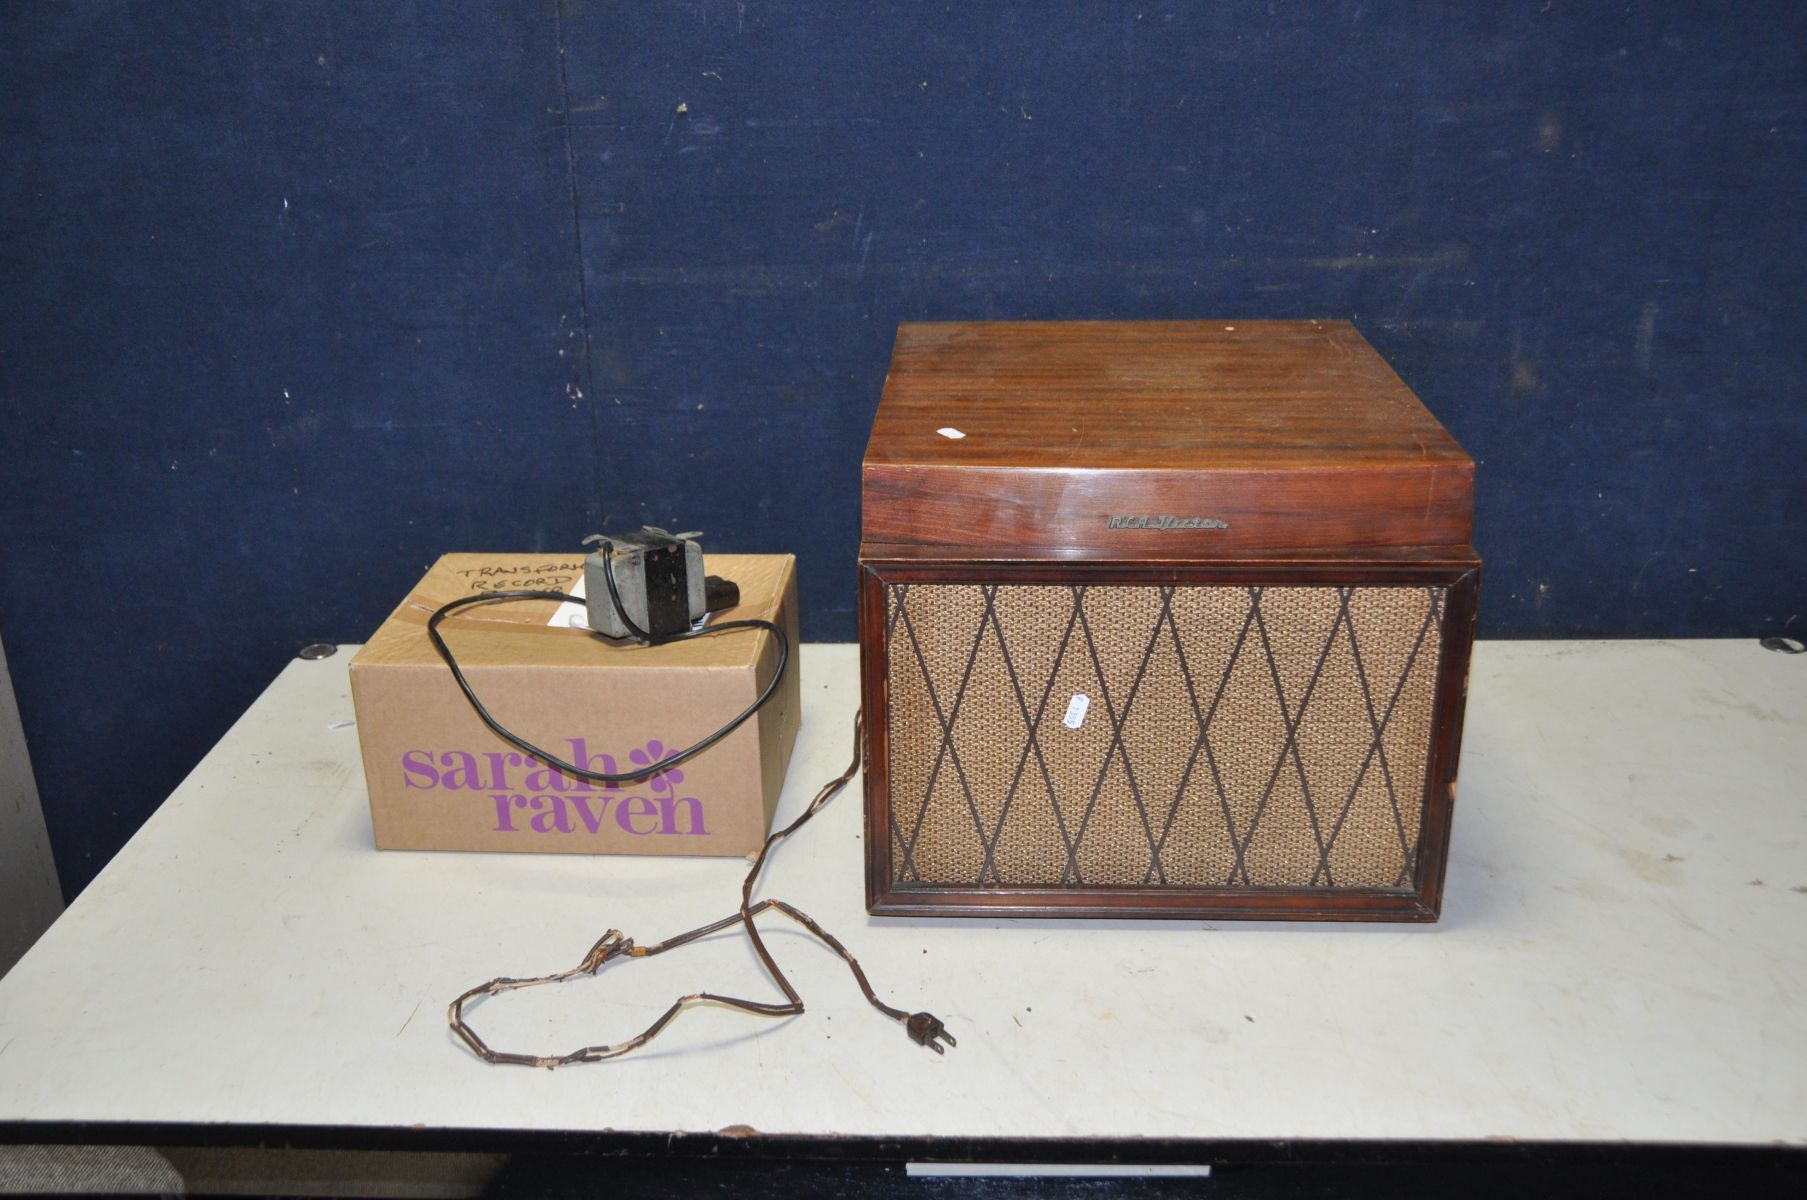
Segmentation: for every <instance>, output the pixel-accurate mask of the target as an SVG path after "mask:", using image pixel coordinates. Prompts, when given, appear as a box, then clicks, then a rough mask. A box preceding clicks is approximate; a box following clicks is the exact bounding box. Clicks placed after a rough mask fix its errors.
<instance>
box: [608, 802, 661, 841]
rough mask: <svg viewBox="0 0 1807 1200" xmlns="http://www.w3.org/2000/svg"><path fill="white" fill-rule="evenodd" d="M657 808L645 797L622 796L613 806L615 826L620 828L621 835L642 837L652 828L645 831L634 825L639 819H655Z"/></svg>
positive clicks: (650, 827) (651, 828)
mask: <svg viewBox="0 0 1807 1200" xmlns="http://www.w3.org/2000/svg"><path fill="white" fill-rule="evenodd" d="M657 816H658V806H657V805H655V804H654V803H653V802H652V801H651V800H649V799H648V798H646V797H645V796H624V797H622V798H621V800H620V802H619V803H617V804H616V805H615V824H617V825H619V826H621V829H622V832H623V833H631V834H635V835H636V836H641V837H644V836H645V835H646V834H649V833H651V832H652V831H653V827H652V826H648V827H647V828H645V829H640V828H637V827H636V826H635V824H634V822H635V820H636V819H637V818H639V817H657Z"/></svg>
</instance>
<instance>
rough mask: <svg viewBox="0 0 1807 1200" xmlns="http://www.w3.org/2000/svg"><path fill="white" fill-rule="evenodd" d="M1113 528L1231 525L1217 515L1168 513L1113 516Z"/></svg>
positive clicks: (1224, 527) (1219, 527)
mask: <svg viewBox="0 0 1807 1200" xmlns="http://www.w3.org/2000/svg"><path fill="white" fill-rule="evenodd" d="M1110 527H1111V528H1112V529H1228V528H1229V525H1228V524H1226V523H1225V522H1223V521H1219V520H1218V519H1217V518H1216V517H1176V516H1173V515H1172V514H1166V515H1163V516H1158V517H1112V518H1111V524H1110Z"/></svg>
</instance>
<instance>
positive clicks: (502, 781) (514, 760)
mask: <svg viewBox="0 0 1807 1200" xmlns="http://www.w3.org/2000/svg"><path fill="white" fill-rule="evenodd" d="M483 757H484V759H485V760H487V761H488V763H489V786H490V787H492V788H494V789H496V790H497V791H500V790H501V789H503V788H505V787H507V786H508V768H509V767H511V766H512V767H518V766H520V765H521V756H520V755H518V754H504V753H502V752H501V751H500V750H490V751H487V752H486V753H485V754H484V755H483Z"/></svg>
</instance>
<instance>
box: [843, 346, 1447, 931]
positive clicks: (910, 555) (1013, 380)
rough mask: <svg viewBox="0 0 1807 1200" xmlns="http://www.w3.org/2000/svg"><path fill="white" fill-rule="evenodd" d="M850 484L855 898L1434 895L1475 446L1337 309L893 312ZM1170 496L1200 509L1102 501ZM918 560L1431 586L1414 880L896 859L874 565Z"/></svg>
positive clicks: (1418, 905)
mask: <svg viewBox="0 0 1807 1200" xmlns="http://www.w3.org/2000/svg"><path fill="white" fill-rule="evenodd" d="M950 434H958V435H959V436H950ZM862 500H863V508H862V516H861V545H860V568H861V569H860V655H861V676H862V687H863V691H864V702H865V711H866V713H867V723H866V736H867V757H866V820H867V829H866V853H867V864H866V866H867V872H866V897H867V905H868V908H869V909H870V911H872V912H874V913H879V914H912V915H918V916H993V917H997V916H1059V917H1076V916H1101V917H1102V916H1110V917H1125V916H1139V917H1189V918H1221V917H1251V918H1263V919H1286V920H1305V919H1309V920H1404V921H1431V920H1435V919H1436V918H1437V914H1438V911H1439V908H1440V906H1441V903H1442V888H1443V872H1444V861H1445V856H1446V853H1447V848H1448V840H1449V827H1450V818H1451V812H1452V808H1453V805H1454V798H1455V778H1456V762H1457V756H1458V753H1459V751H1460V746H1461V727H1462V713H1463V707H1464V700H1465V695H1466V688H1467V674H1468V661H1469V653H1470V649H1471V647H1472V643H1473V637H1474V614H1475V599H1476V595H1477V592H1478V588H1479V575H1480V559H1479V557H1478V556H1477V555H1476V553H1475V551H1474V548H1473V547H1472V546H1471V545H1470V544H1469V542H1470V539H1471V537H1472V533H1473V514H1474V463H1473V461H1472V460H1471V459H1470V458H1469V457H1468V455H1467V454H1465V453H1464V452H1463V451H1462V448H1461V447H1460V446H1458V445H1457V444H1456V442H1455V440H1454V439H1453V438H1451V437H1450V435H1449V433H1448V432H1447V431H1446V430H1445V429H1444V428H1443V427H1442V426H1441V425H1440V424H1438V423H1437V420H1436V418H1434V417H1433V416H1431V414H1430V413H1429V412H1428V411H1426V410H1425V408H1424V406H1423V405H1422V404H1420V403H1419V402H1418V399H1417V397H1415V396H1413V395H1412V393H1411V391H1410V389H1408V388H1407V387H1406V386H1405V384H1404V383H1402V382H1401V381H1400V379H1399V377H1398V376H1397V375H1395V374H1394V373H1393V371H1392V369H1391V368H1389V367H1388V366H1387V364H1386V363H1385V362H1384V361H1383V360H1382V359H1381V358H1380V356H1379V355H1378V354H1376V353H1375V352H1374V350H1373V349H1372V348H1371V347H1370V346H1369V345H1368V344H1367V342H1366V341H1364V340H1363V339H1362V337H1361V335H1360V334H1359V333H1357V332H1356V331H1355V329H1354V328H1353V327H1352V326H1350V325H1349V324H1348V323H1347V322H1341V321H1275V322H1196V321H1194V322H1121V323H1102V322H1076V323H1075V322H1067V323H1045V324H1012V323H990V324H947V325H905V326H903V327H902V328H900V329H899V331H898V335H897V344H896V350H895V353H894V356H893V359H892V366H891V373H890V376H889V378H888V379H887V380H886V384H885V391H884V396H883V399H882V400H881V402H880V405H879V410H878V414H877V417H876V418H875V420H874V423H873V430H872V438H871V441H870V443H869V444H868V446H867V450H866V457H865V462H864V466H863V470H862ZM1163 515H1165V516H1174V517H1182V518H1184V517H1198V518H1209V519H1210V521H1211V522H1212V524H1211V526H1210V527H1205V526H1202V525H1195V526H1194V527H1180V528H1120V527H1119V528H1113V527H1112V525H1111V520H1110V519H1111V518H1112V517H1122V516H1131V517H1135V516H1163ZM918 581H921V582H956V581H957V582H983V583H1056V582H1058V583H1075V584H1132V585H1137V584H1139V585H1146V586H1150V587H1161V586H1174V585H1183V584H1241V585H1256V584H1259V585H1264V586H1275V587H1285V586H1322V585H1326V584H1334V585H1356V586H1364V585H1400V584H1412V583H1422V584H1428V585H1436V586H1441V587H1444V588H1446V589H1447V592H1446V603H1447V608H1446V610H1445V615H1444V622H1443V632H1442V650H1441V657H1440V660H1439V667H1438V675H1437V679H1436V685H1435V699H1434V704H1433V708H1434V716H1433V732H1432V744H1431V747H1430V752H1429V758H1428V763H1427V769H1426V776H1425V791H1424V793H1423V800H1424V807H1423V825H1422V827H1421V831H1420V838H1419V853H1418V857H1417V860H1416V870H1415V873H1414V875H1413V877H1412V878H1411V879H1410V881H1409V886H1408V887H1406V888H1404V889H1401V890H1375V889H1364V888H1335V887H1320V888H1268V887H1264V888H1258V889H1251V888H1247V887H1243V888H1195V887H1165V886H1162V887H1114V888H1098V887H1086V888H1078V889H1073V888H1068V889H1062V888H1048V887H1038V888H1029V887H1013V886H991V887H948V886H940V885H926V886H925V885H920V884H911V885H902V884H900V883H899V882H898V881H897V879H896V878H895V874H894V871H893V866H894V864H893V862H892V859H891V853H892V847H891V837H890V812H891V797H890V792H889V769H890V757H889V756H890V753H891V747H890V746H889V744H888V738H889V726H890V722H889V716H888V692H889V687H888V680H887V678H886V673H885V672H886V668H885V664H886V661H887V659H886V621H885V599H884V595H885V593H884V589H885V587H886V586H887V585H888V584H890V583H905V582H918ZM1050 636H1055V634H1054V633H1053V631H1051V633H1050Z"/></svg>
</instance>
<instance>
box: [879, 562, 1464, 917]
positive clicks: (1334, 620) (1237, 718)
mask: <svg viewBox="0 0 1807 1200" xmlns="http://www.w3.org/2000/svg"><path fill="white" fill-rule="evenodd" d="M885 590H886V627H887V635H886V646H887V688H888V698H889V735H890V736H889V742H890V762H889V773H890V806H891V850H892V871H893V874H894V878H895V880H896V882H898V883H901V884H943V885H953V886H963V887H985V886H1005V885H1017V886H1032V887H1073V888H1082V887H1088V886H1090V887H1100V886H1124V885H1136V886H1162V885H1166V886H1175V887H1177V886H1184V887H1250V888H1259V887H1287V888H1302V887H1304V888H1349V887H1360V888H1405V887H1408V886H1409V885H1410V883H1411V880H1412V872H1413V867H1414V865H1415V861H1416V858H1417V848H1418V831H1419V824H1420V819H1421V817H1422V814H1423V808H1424V797H1425V790H1426V789H1425V771H1426V768H1427V764H1428V758H1429V752H1430V742H1431V730H1432V726H1433V722H1432V716H1433V711H1432V710H1433V704H1434V698H1435V697H1434V692H1435V685H1436V679H1437V660H1438V654H1439V647H1440V645H1441V638H1440V637H1439V636H1438V635H1439V633H1440V631H1441V629H1442V623H1443V607H1444V599H1445V594H1444V589H1442V588H1438V587H1298V586H1290V585H1288V586H1269V587H1149V586H1143V587H1115V586H1113V587H1083V586H1065V585H1058V586H1056V585H1039V584H995V585H994V584H965V583H962V584H944V583H893V584H889V585H887V587H886V589H885ZM1076 695H1083V696H1085V697H1087V698H1088V700H1089V701H1090V708H1089V711H1088V713H1087V714H1086V716H1085V719H1084V721H1083V723H1082V724H1081V725H1080V727H1079V728H1078V729H1073V728H1069V727H1068V725H1067V724H1065V723H1064V722H1063V718H1064V717H1065V716H1066V714H1067V710H1068V706H1069V704H1070V703H1071V701H1072V699H1073V697H1074V696H1076Z"/></svg>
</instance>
